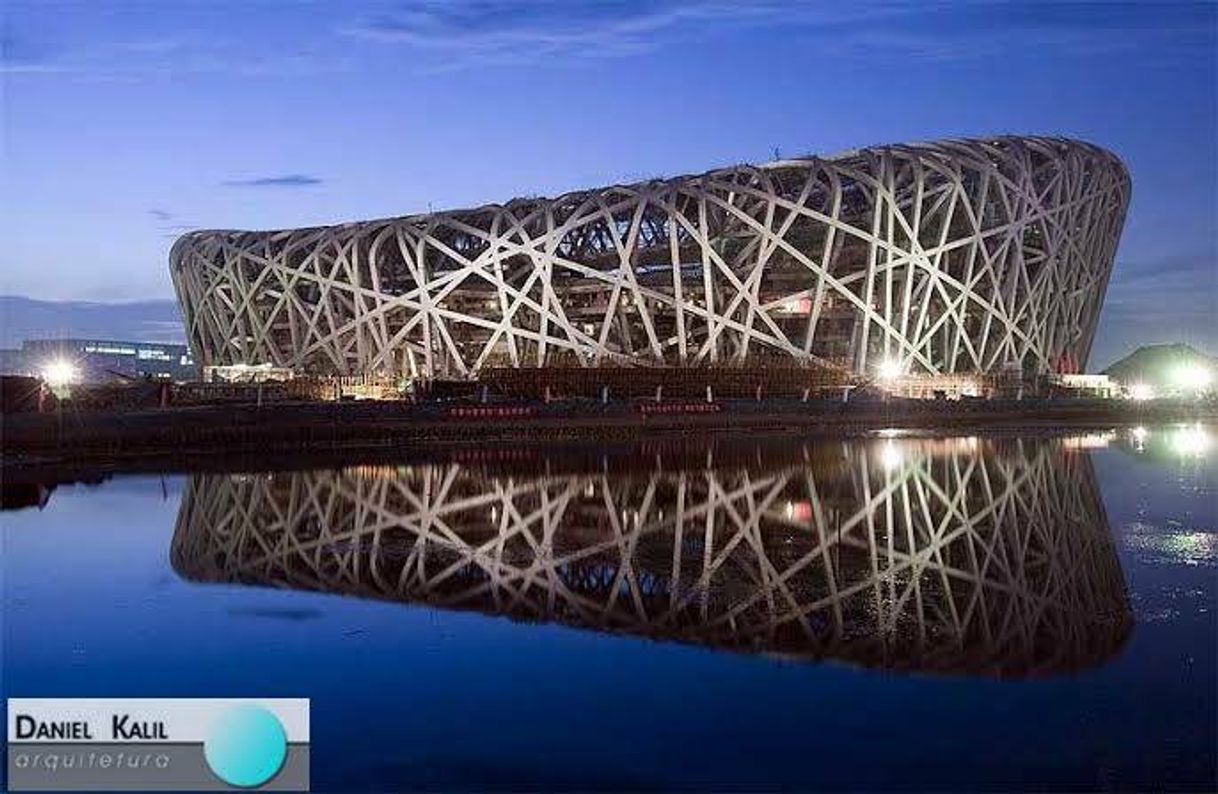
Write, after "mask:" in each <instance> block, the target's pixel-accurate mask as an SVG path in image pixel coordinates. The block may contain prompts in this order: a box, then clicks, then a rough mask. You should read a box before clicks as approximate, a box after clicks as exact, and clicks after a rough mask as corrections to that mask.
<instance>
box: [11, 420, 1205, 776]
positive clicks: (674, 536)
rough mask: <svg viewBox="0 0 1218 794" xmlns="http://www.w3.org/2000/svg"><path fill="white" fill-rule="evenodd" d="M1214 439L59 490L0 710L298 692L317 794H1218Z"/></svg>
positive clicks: (942, 444) (21, 534) (829, 450)
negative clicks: (671, 792)
mask: <svg viewBox="0 0 1218 794" xmlns="http://www.w3.org/2000/svg"><path fill="white" fill-rule="evenodd" d="M1213 439H1214V434H1213V431H1212V430H1211V431H1206V430H1203V429H1199V428H1195V427H1194V428H1176V429H1171V428H1163V429H1151V430H1150V431H1149V432H1144V431H1143V432H1138V433H1134V432H1133V431H1131V430H1124V431H1120V432H1119V433H1114V434H1097V435H1092V436H1084V437H1075V438H1062V439H1037V438H1023V439H1016V438H1010V437H1004V438H992V439H990V438H976V437H969V438H947V439H916V438H905V437H895V438H884V437H882V438H874V439H866V440H823V439H817V440H809V441H806V442H801V441H798V440H792V441H791V442H789V443H786V442H784V443H781V444H756V445H748V444H740V443H733V444H730V445H729V444H724V443H722V442H720V443H717V444H707V445H699V444H695V443H692V442H690V443H688V444H687V445H685V446H684V447H682V448H676V447H673V446H672V445H664V446H655V445H652V446H648V447H645V448H642V449H637V450H633V451H623V450H621V449H614V450H609V451H606V452H605V453H604V454H601V452H600V451H595V450H592V451H590V450H581V451H580V452H579V453H578V454H576V453H572V452H567V453H563V454H557V453H542V452H538V451H534V450H528V449H521V450H516V451H513V452H511V453H508V454H496V455H490V454H488V455H487V458H489V459H490V460H489V461H486V460H482V461H479V460H473V459H470V457H469V456H467V458H466V459H465V460H463V461H461V462H452V461H448V462H437V463H434V464H428V465H420V464H414V465H410V466H404V465H403V466H396V465H379V464H378V465H365V466H358V467H347V468H342V469H332V470H312V471H301V472H288V473H275V474H247V473H241V474H214V473H209V474H198V475H186V476H184V475H172V476H165V477H129V478H128V477H121V478H116V479H112V480H109V481H106V482H104V483H102V484H101V485H97V486H84V485H76V486H60V487H58V488H56V489H55V490H54V491H53V492H52V494H51V496H50V499H49V501H48V502H47V504H46V505H45V507H44V508H42V509H41V510H39V509H36V508H32V509H26V510H20V511H13V512H6V513H4V514H3V515H2V519H3V536H2V537H3V574H4V591H3V597H4V626H3V631H4V638H3V639H4V645H3V652H4V657H3V662H4V665H3V686H4V690H5V692H4V694H5V695H6V696H70V695H80V696H208V695H215V696H249V697H269V696H292V697H298V696H306V697H309V698H312V709H313V712H312V714H313V718H312V733H313V781H314V786H315V788H316V789H317V790H325V791H330V790H347V789H364V790H386V789H411V788H429V789H435V788H462V789H468V788H476V789H485V788H497V789H522V788H523V789H552V788H561V789H571V788H603V789H623V788H625V789H642V788H646V789H656V788H687V789H705V788H716V789H775V788H787V789H790V788H798V789H810V788H831V789H879V788H885V789H893V788H896V789H928V788H929V789H966V790H973V789H978V788H989V789H1011V788H1015V789H1027V788H1029V787H1036V788H1055V789H1060V788H1125V789H1128V788H1138V789H1146V788H1168V789H1188V788H1195V789H1196V788H1199V789H1213V788H1215V769H1216V766H1218V761H1216V750H1215V748H1216V747H1218V735H1216V734H1218V732H1216V724H1218V701H1216V696H1215V689H1216V680H1218V666H1216V659H1215V649H1216V647H1218V630H1216V620H1218V617H1216V616H1218V605H1216V594H1218V587H1216V574H1218V507H1216V500H1218V492H1216V485H1218V476H1216V471H1218V469H1216V465H1215V456H1218V446H1216V445H1215V444H1214V441H1213Z"/></svg>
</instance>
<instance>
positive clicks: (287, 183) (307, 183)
mask: <svg viewBox="0 0 1218 794" xmlns="http://www.w3.org/2000/svg"><path fill="white" fill-rule="evenodd" d="M324 181H325V180H323V179H321V178H319V177H316V176H312V175H310V174H284V175H283V176H260V177H255V178H253V179H230V180H228V181H227V182H224V183H223V184H224V186H225V187H312V186H314V185H320V184H322V183H323V182H324Z"/></svg>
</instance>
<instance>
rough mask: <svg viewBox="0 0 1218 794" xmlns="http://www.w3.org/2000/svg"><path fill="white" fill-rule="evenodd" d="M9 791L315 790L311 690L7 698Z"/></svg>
mask: <svg viewBox="0 0 1218 794" xmlns="http://www.w3.org/2000/svg"><path fill="white" fill-rule="evenodd" d="M8 785H9V789H10V790H11V791H48V790H54V791H223V790H231V789H232V788H234V787H235V788H241V789H245V790H251V791H259V790H267V791H308V789H309V701H308V700H307V699H283V698H278V699H266V700H259V699H248V698H247V699H235V698H233V699H226V698H217V699H202V698H168V699H156V698H141V699H95V698H79V699H78V698H44V699H37V698H10V699H9V701H8Z"/></svg>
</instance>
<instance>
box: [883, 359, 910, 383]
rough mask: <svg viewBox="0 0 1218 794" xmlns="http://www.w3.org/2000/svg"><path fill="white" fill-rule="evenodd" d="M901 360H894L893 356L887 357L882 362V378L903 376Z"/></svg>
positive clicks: (892, 378) (890, 378)
mask: <svg viewBox="0 0 1218 794" xmlns="http://www.w3.org/2000/svg"><path fill="white" fill-rule="evenodd" d="M903 369H904V368H903V367H902V366H901V362H899V361H894V360H893V359H891V358H886V359H884V360H883V361H881V362H880V368H879V375H880V380H896V379H897V378H899V377H901V373H902V370H903Z"/></svg>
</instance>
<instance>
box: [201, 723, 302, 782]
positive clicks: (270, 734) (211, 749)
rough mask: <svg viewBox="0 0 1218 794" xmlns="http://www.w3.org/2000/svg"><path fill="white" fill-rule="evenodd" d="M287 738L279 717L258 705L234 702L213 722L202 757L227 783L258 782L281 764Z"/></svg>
mask: <svg viewBox="0 0 1218 794" xmlns="http://www.w3.org/2000/svg"><path fill="white" fill-rule="evenodd" d="M287 755H288V739H287V735H286V734H285V733H284V732H283V725H282V724H280V722H279V718H278V717H276V716H275V715H274V714H272V713H271V712H269V711H267V710H266V709H264V708H262V707H261V706H235V707H233V708H231V709H229V710H228V711H226V712H224V714H223V715H222V716H221V717H220V719H219V720H217V721H216V723H215V725H213V726H212V729H211V733H210V734H209V735H208V737H207V740H206V741H204V742H203V757H204V758H206V759H207V765H208V766H209V767H211V771H212V772H214V773H215V774H216V777H218V778H220V779H221V780H223V781H224V782H225V783H227V784H229V785H230V786H240V787H242V788H251V787H253V786H261V785H262V784H263V783H265V782H267V781H268V780H270V779H271V778H273V777H275V775H277V774H279V770H280V769H281V768H283V762H284V759H286V758H287Z"/></svg>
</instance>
